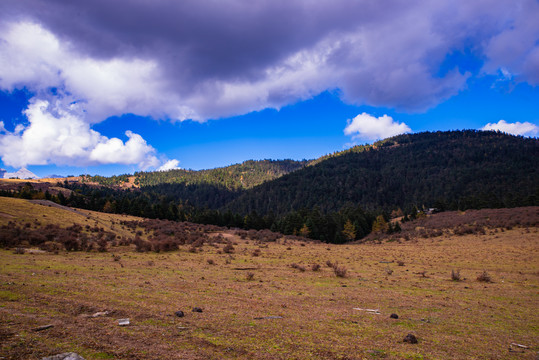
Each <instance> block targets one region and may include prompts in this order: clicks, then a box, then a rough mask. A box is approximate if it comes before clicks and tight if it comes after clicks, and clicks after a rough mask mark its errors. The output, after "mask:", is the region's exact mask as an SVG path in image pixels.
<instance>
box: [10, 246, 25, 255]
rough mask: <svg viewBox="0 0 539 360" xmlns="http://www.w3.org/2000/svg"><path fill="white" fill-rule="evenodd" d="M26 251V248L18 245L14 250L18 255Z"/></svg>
mask: <svg viewBox="0 0 539 360" xmlns="http://www.w3.org/2000/svg"><path fill="white" fill-rule="evenodd" d="M25 252H26V250H25V249H24V248H22V247H16V248H15V250H14V251H13V253H14V254H18V255H21V254H24V253H25Z"/></svg>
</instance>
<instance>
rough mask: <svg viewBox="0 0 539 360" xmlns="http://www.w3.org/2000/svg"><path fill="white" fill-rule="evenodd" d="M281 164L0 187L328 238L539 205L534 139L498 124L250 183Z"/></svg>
mask: <svg viewBox="0 0 539 360" xmlns="http://www.w3.org/2000/svg"><path fill="white" fill-rule="evenodd" d="M285 163H286V162H272V161H269V160H267V161H263V162H246V163H244V164H241V165H233V166H232V167H231V169H232V170H230V169H229V170H226V171H225V170H224V169H226V168H222V169H214V170H212V171H209V172H207V173H204V172H194V173H193V174H190V173H189V172H188V171H185V170H176V171H171V172H164V173H147V175H148V176H149V178H150V179H154V180H156V181H157V179H159V178H158V177H159V176H163V178H162V179H161V180H159V181H182V182H179V183H175V182H170V183H166V182H165V183H159V184H157V185H151V186H150V185H147V186H141V187H140V188H138V187H135V186H133V187H129V186H128V187H124V188H123V189H120V188H118V187H117V186H96V185H95V184H91V183H90V184H89V183H87V182H86V180H85V182H81V181H67V180H66V181H64V182H63V183H57V184H55V185H56V186H53V184H49V186H50V187H49V188H48V189H46V186H47V185H46V184H45V183H43V182H38V183H7V184H6V185H3V184H1V183H0V195H3V196H14V197H20V198H26V199H46V200H52V201H55V202H58V203H59V204H61V205H69V206H72V207H77V208H84V209H89V210H95V211H104V212H107V213H119V214H130V215H135V216H141V217H147V218H158V219H168V220H179V221H190V222H194V223H200V224H213V225H218V226H227V227H238V228H243V229H257V230H260V229H271V230H272V231H275V232H279V233H282V234H285V235H298V234H300V235H302V236H305V237H309V238H312V239H318V240H322V241H325V242H331V243H343V242H346V241H353V240H360V239H362V238H364V237H365V236H367V235H368V234H369V233H370V232H371V231H372V228H373V225H374V224H375V222H378V223H379V221H378V220H377V218H378V217H379V216H380V215H381V216H382V217H383V218H384V220H385V221H388V220H389V219H390V214H391V213H392V212H393V211H395V213H394V214H395V215H399V214H400V215H407V218H408V217H412V218H413V217H415V216H416V215H417V213H418V210H422V209H424V208H437V209H438V210H442V211H446V210H466V209H481V208H512V207H519V206H537V205H539V170H538V169H539V141H538V140H537V139H530V138H523V137H516V136H511V135H507V134H501V133H496V132H480V131H453V132H437V133H419V134H412V135H401V136H396V137H393V138H390V139H386V140H383V141H380V142H377V143H375V144H373V145H367V146H359V147H354V148H351V149H348V150H346V151H344V152H340V153H335V154H331V155H328V156H325V157H324V158H323V159H317V160H315V161H312V162H309V163H308V164H306V166H304V167H302V168H301V169H298V170H295V171H292V172H290V173H288V174H286V175H283V176H281V177H279V178H277V179H275V180H272V181H266V182H263V183H262V184H260V185H258V186H254V187H251V186H252V185H253V184H255V183H256V182H257V181H261V179H262V178H263V177H264V176H266V175H268V174H269V175H271V176H274V175H276V174H277V170H275V169H283V168H284V169H285V170H286V169H288V170H290V171H291V170H292V169H293V168H295V167H296V166H299V163H297V162H290V163H289V164H288V165H289V167H288V168H286V167H283V165H284V164H285ZM264 167H265V168H266V175H264V173H263V172H262V171H261V169H263V168H264ZM271 168H273V169H274V171H273V172H272V171H270V170H269V169H271ZM288 170H287V171H288ZM283 171H284V170H283ZM145 174H146V173H145ZM175 174H180V175H181V174H188V175H187V177H186V178H181V176H177V175H175ZM227 174H229V175H230V174H232V175H230V177H228V175H227ZM272 174H273V175H272ZM138 175H139V176H140V174H138ZM269 175H268V176H269ZM168 176H169V178H167V177H168ZM182 179H183V180H182ZM255 179H258V180H256V181H255ZM131 180H132V179H131ZM148 181H149V180H148ZM133 184H134V183H133ZM236 186H245V187H250V188H248V189H245V188H241V187H240V188H237V187H236ZM388 230H390V229H388ZM391 231H392V230H390V231H389V232H391Z"/></svg>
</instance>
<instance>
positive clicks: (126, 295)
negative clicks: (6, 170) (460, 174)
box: [0, 198, 539, 360]
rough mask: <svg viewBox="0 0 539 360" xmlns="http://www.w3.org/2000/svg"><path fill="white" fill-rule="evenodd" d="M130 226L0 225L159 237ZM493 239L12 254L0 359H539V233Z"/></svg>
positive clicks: (248, 241)
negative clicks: (72, 356)
mask: <svg viewBox="0 0 539 360" xmlns="http://www.w3.org/2000/svg"><path fill="white" fill-rule="evenodd" d="M514 211H519V210H514ZM528 211H529V208H528ZM533 211H535V213H534V214H537V208H534V209H533ZM438 215H439V216H443V214H437V216H438ZM462 215H463V216H465V214H462ZM126 221H129V222H135V223H136V222H141V221H142V219H138V218H134V217H128V216H122V215H113V214H103V213H96V212H90V211H87V210H77V211H76V212H74V211H70V210H69V209H62V208H57V207H54V206H48V205H47V204H45V205H40V204H35V203H30V202H28V201H25V200H20V199H8V198H0V225H7V224H8V223H9V222H12V224H13V223H17V224H20V225H21V226H27V227H28V228H36V229H39V227H43V226H46V225H47V224H56V225H59V226H71V225H73V224H78V225H80V226H81V227H83V229H87V228H86V225H89V228H95V227H98V228H102V229H103V230H104V231H107V232H108V231H110V232H113V233H114V234H116V235H117V237H118V238H121V237H125V238H127V237H134V236H136V233H137V232H138V233H139V235H140V236H141V237H142V238H143V239H145V240H147V239H148V238H149V237H150V236H151V233H148V232H146V231H145V230H144V228H143V227H140V228H137V227H136V225H135V227H134V228H133V227H129V226H124V225H121V224H125V222H126ZM474 221H476V220H474ZM26 224H28V225H26ZM96 224H97V225H96ZM427 225H428V224H427ZM483 225H484V224H482V231H480V232H466V231H463V232H462V233H458V234H457V233H454V232H451V231H441V232H440V233H439V234H437V236H435V237H430V236H419V235H418V236H415V235H414V233H413V232H410V233H409V234H407V238H408V239H407V240H406V239H404V238H402V239H401V238H399V237H398V236H397V237H391V238H389V239H381V240H373V241H369V242H366V243H358V244H345V245H328V244H324V243H320V242H312V241H310V242H309V241H302V240H300V239H297V238H285V237H283V238H279V239H276V240H275V241H264V240H260V239H253V238H252V237H251V236H250V235H249V234H247V235H246V234H245V233H238V232H236V231H234V230H225V229H203V228H201V229H200V231H202V232H204V234H205V235H204V236H205V239H206V241H203V242H199V243H198V245H197V246H194V245H193V243H185V244H180V245H179V246H178V250H174V251H167V252H163V251H160V252H154V251H149V252H137V251H136V245H135V244H133V243H128V244H123V245H122V244H121V243H122V242H121V241H118V242H117V243H115V244H114V246H113V245H112V244H109V245H108V246H107V248H106V251H102V252H100V251H97V250H95V249H91V250H89V251H69V252H68V251H66V250H65V249H59V250H56V251H54V252H50V251H43V250H40V249H39V248H38V247H32V246H30V245H29V244H23V245H24V246H22V247H21V248H22V249H23V250H20V249H21V248H19V247H17V248H4V249H0V359H41V358H42V357H45V356H51V355H54V354H58V353H63V352H76V353H78V354H79V355H81V356H83V357H84V358H85V359H87V360H89V359H341V360H345V359H536V357H537V354H538V351H539V341H538V340H539V316H538V315H537V314H538V311H537V309H538V304H539V302H538V300H539V246H538V242H539V236H538V234H539V232H538V227H537V226H526V227H524V226H514V225H511V226H506V227H505V228H503V227H500V228H492V227H488V226H487V225H484V226H483ZM423 226H425V224H423ZM188 229H189V228H188ZM420 230H422V229H420ZM83 231H86V230H83ZM189 231H195V230H193V229H191V230H189ZM418 234H419V233H418ZM337 269H338V270H340V271H337ZM195 307H198V308H200V310H201V312H194V311H193V309H194V308H195ZM178 311H182V312H183V316H182V317H179V316H177V315H176V312H178ZM391 314H396V315H397V316H398V318H392V317H390V315H391ZM180 315H181V314H180ZM125 318H129V322H130V323H129V325H128V326H119V325H118V320H119V319H125ZM46 325H53V326H52V327H48V328H46V329H41V328H40V327H43V326H46ZM408 334H413V335H414V336H415V337H416V338H417V340H418V342H417V343H415V344H414V343H409V342H404V341H403V339H404V338H405V337H406V336H407V335H408Z"/></svg>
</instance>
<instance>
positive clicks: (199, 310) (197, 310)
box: [193, 306, 202, 313]
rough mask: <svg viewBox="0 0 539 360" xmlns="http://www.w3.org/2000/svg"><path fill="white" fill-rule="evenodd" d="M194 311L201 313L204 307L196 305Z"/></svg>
mask: <svg viewBox="0 0 539 360" xmlns="http://www.w3.org/2000/svg"><path fill="white" fill-rule="evenodd" d="M193 312H199V313H201V312H202V309H201V308H199V307H196V306H195V307H194V308H193Z"/></svg>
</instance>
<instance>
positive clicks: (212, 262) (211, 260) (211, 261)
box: [206, 259, 215, 265]
mask: <svg viewBox="0 0 539 360" xmlns="http://www.w3.org/2000/svg"><path fill="white" fill-rule="evenodd" d="M206 262H207V263H208V264H209V265H215V261H213V259H208V260H206Z"/></svg>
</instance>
